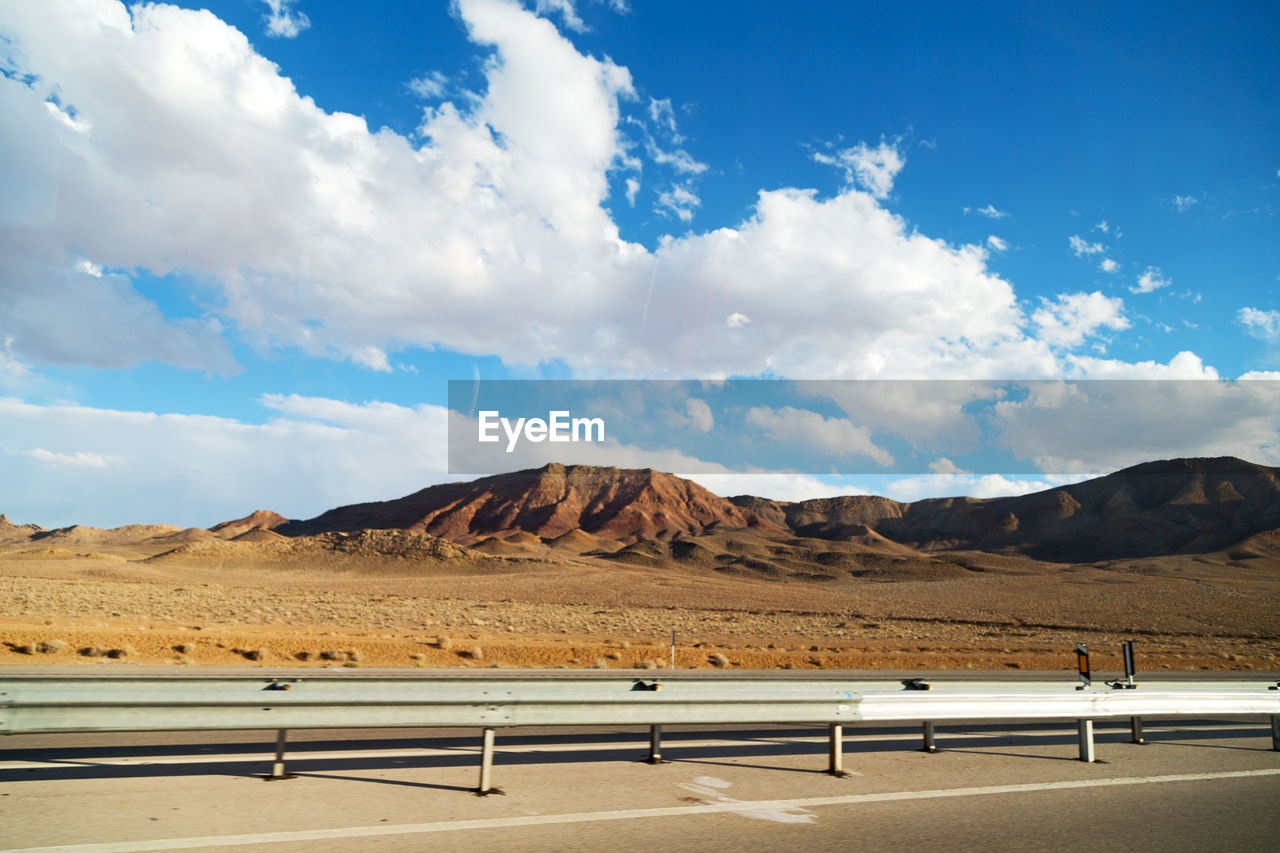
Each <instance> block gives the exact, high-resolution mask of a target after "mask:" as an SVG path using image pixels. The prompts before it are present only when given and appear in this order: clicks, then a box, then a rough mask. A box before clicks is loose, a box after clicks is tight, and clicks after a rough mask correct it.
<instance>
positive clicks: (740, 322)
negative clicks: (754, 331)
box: [724, 311, 751, 329]
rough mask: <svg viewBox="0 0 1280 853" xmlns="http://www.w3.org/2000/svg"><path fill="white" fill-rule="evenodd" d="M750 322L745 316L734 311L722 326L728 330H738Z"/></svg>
mask: <svg viewBox="0 0 1280 853" xmlns="http://www.w3.org/2000/svg"><path fill="white" fill-rule="evenodd" d="M750 322H751V318H750V317H748V316H747V315H746V314H740V313H738V312H737V311H734V312H733V313H732V314H730V315H729V317H728V319H726V320H725V321H724V324H725V325H726V326H728V327H729V328H730V329H738V328H741V327H743V326H745V325H747V324H748V323H750Z"/></svg>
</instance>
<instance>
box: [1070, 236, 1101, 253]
mask: <svg viewBox="0 0 1280 853" xmlns="http://www.w3.org/2000/svg"><path fill="white" fill-rule="evenodd" d="M1067 242H1068V243H1069V244H1070V245H1071V251H1072V252H1074V253H1075V256H1076V257H1077V258H1083V257H1084V256H1085V255H1096V254H1098V253H1099V252H1105V251H1106V248H1105V247H1104V246H1103V245H1102V244H1101V243H1090V242H1089V241H1088V240H1085V239H1084V238H1083V237H1081V236H1080V235H1079V234H1072V235H1071V237H1070V238H1069V239H1068V241H1067Z"/></svg>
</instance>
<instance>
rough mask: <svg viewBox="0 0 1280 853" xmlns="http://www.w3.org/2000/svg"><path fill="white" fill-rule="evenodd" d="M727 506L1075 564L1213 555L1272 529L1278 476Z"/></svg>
mask: <svg viewBox="0 0 1280 853" xmlns="http://www.w3.org/2000/svg"><path fill="white" fill-rule="evenodd" d="M731 500H732V501H733V503H734V504H736V505H737V506H740V507H743V508H749V509H751V510H752V511H754V512H755V513H757V514H758V515H760V516H761V517H762V518H765V519H768V520H769V521H771V522H772V523H774V524H778V525H785V526H786V527H787V528H788V529H789V530H791V531H792V532H794V533H796V534H797V535H801V536H809V537H816V538H822V539H847V538H849V537H851V536H856V535H863V533H864V532H865V530H868V529H869V530H871V531H874V532H875V533H878V534H880V535H881V536H884V537H886V538H888V539H891V540H893V541H895V542H898V543H901V544H904V545H910V546H912V547H915V548H918V549H920V550H924V551H936V550H955V549H963V550H981V551H1017V552H1019V553H1023V554H1026V555H1028V556H1031V557H1034V558H1036V559H1040V560H1051V561H1075V562H1080V561H1090V560H1104V559H1117V558H1122V557H1151V556H1160V555H1164V554H1177V553H1194V552H1203V551H1214V550H1220V549H1222V548H1226V547H1228V546H1230V545H1233V544H1235V543H1237V542H1241V541H1243V540H1245V539H1248V538H1249V537H1251V536H1254V535H1255V534H1259V533H1262V532H1265V531H1269V530H1275V529H1276V528H1277V527H1280V469H1277V468H1269V467H1266V466H1263V465H1254V464H1252V463H1250V462H1245V461H1242V460H1240V459H1236V458H1234V457H1220V458H1216V459H1173V460H1169V461H1162V462H1148V463H1145V464H1142V465H1137V466H1134V467H1132V468H1126V469H1124V470H1122V471H1117V472H1115V473H1114V474H1109V475H1107V476H1105V477H1099V478H1097V479H1094V480H1087V481H1085V482H1082V483H1076V484H1074V485H1070V486H1061V487H1059V488H1055V489H1049V490H1047V491H1043V492H1036V493H1034V494H1030V495H1020V496H1017V497H1008V498H989V499H985V500H983V499H977V498H963V497H962V498H931V499H928V500H922V501H916V502H914V503H900V502H897V501H891V500H888V499H887V498H880V497H866V496H849V497H838V498H825V499H821V500H810V501H801V502H798V503H783V502H778V501H767V500H764V499H762V498H757V497H752V496H741V497H735V498H731Z"/></svg>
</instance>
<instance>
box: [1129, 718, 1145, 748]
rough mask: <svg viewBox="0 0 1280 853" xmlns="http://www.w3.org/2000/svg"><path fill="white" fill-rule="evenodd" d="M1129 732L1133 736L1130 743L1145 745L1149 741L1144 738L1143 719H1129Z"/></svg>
mask: <svg viewBox="0 0 1280 853" xmlns="http://www.w3.org/2000/svg"><path fill="white" fill-rule="evenodd" d="M1129 730H1130V732H1132V734H1133V738H1132V739H1131V740H1130V743H1137V744H1145V743H1146V742H1147V739H1146V738H1144V737H1143V736H1142V718H1141V717H1130V718H1129Z"/></svg>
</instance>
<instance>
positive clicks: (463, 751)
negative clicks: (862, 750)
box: [0, 724, 1258, 853]
mask: <svg viewBox="0 0 1280 853" xmlns="http://www.w3.org/2000/svg"><path fill="white" fill-rule="evenodd" d="M1257 729H1258V726H1250V725H1247V724H1244V725H1234V726H1233V725H1222V726H1211V727H1209V726H1206V727H1199V728H1187V727H1185V726H1182V727H1173V726H1170V727H1165V728H1159V727H1153V726H1147V727H1146V733H1147V736H1148V737H1150V736H1152V735H1154V734H1158V733H1159V732H1162V731H1169V732H1193V731H1195V732H1200V731H1203V732H1223V731H1254V730H1257ZM1103 731H1104V732H1105V731H1106V730H1103ZM1116 731H1119V729H1117V730H1116ZM1068 734H1069V735H1072V736H1074V735H1075V734H1076V730H1075V729H1074V728H1072V729H1052V730H1049V729H1045V730H1039V731H1032V732H1011V731H1008V730H1005V729H993V730H990V731H968V732H953V731H946V730H943V731H941V732H939V733H938V736H939V737H941V738H944V739H945V740H946V741H952V742H954V741H961V740H964V739H966V738H973V739H981V738H990V737H1001V736H1007V737H1013V736H1017V735H1024V736H1027V737H1049V736H1052V735H1068ZM827 740H828V736H827V735H820V736H814V737H807V736H804V735H797V736H795V737H778V738H736V739H731V738H724V739H718V740H674V739H673V740H667V741H665V742H664V743H663V748H664V749H665V750H666V751H668V752H673V753H674V752H676V751H677V750H679V749H682V748H683V749H706V748H709V747H721V746H744V747H745V746H786V745H788V744H807V743H823V744H825V743H826V742H827ZM919 740H920V735H919V734H883V735H850V734H846V735H845V736H844V742H845V743H876V742H879V741H919ZM303 743H306V741H299V745H301V744H303ZM501 743H502V741H501V740H499V741H498V744H499V746H498V747H497V748H496V749H495V750H494V752H495V753H496V754H497V755H502V754H504V753H507V754H511V755H520V754H530V753H539V752H604V751H608V750H618V751H627V750H636V749H648V748H649V742H648V741H647V740H646V741H624V742H612V743H610V742H606V741H601V742H599V743H586V744H582V743H575V744H541V745H531V746H505V747H504V746H502V745H501ZM472 753H474V754H476V755H479V754H480V747H478V746H457V747H447V748H431V747H420V748H416V749H339V750H328V751H325V752H307V751H306V750H303V749H299V750H297V751H290V752H286V753H285V760H286V761H331V760H334V759H347V758H439V757H441V756H449V755H468V754H472ZM275 757H276V756H275V753H274V752H262V753H251V752H250V753H241V754H238V755H237V754H234V753H221V754H214V755H209V754H203V755H166V756H145V755H140V756H117V757H111V758H62V759H57V760H54V761H23V760H21V759H19V760H17V761H0V770H37V769H47V768H58V767H60V768H64V769H74V768H77V767H133V766H142V765H148V764H248V763H260V762H263V761H274V760H275ZM0 853H3V851H0Z"/></svg>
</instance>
